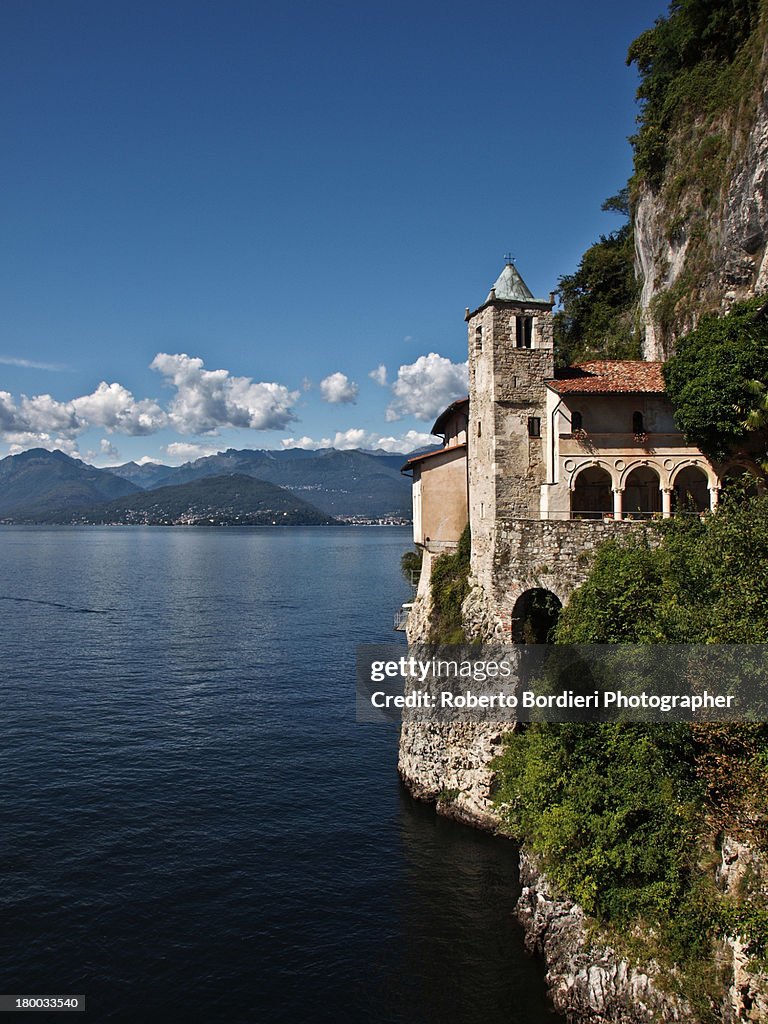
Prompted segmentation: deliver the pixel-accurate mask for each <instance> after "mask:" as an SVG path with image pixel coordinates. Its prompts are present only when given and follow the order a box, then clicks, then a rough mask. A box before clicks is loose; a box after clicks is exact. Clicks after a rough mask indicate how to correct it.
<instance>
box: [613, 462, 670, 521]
mask: <svg viewBox="0 0 768 1024" xmlns="http://www.w3.org/2000/svg"><path fill="white" fill-rule="evenodd" d="M622 507H623V513H624V516H625V517H627V518H629V517H630V516H634V515H640V516H647V515H655V514H657V513H661V507H662V503H661V474H660V473H659V469H658V467H657V466H655V465H653V464H652V463H650V462H642V463H638V464H635V465H634V466H632V467H630V468H629V469H628V470H627V473H626V475H625V477H624V497H623V501H622Z"/></svg>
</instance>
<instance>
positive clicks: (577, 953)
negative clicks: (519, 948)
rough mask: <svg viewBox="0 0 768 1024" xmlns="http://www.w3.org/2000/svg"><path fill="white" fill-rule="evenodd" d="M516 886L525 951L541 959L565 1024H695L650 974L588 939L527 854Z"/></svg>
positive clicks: (577, 912)
mask: <svg viewBox="0 0 768 1024" xmlns="http://www.w3.org/2000/svg"><path fill="white" fill-rule="evenodd" d="M520 882H521V884H522V886H523V891H522V894H521V896H520V899H519V901H518V905H517V916H518V918H519V920H520V922H521V924H522V925H523V927H524V928H525V934H526V939H525V942H526V947H527V948H528V950H529V952H531V953H538V954H539V955H540V956H542V957H543V958H544V961H545V963H546V965H547V985H548V988H549V992H550V996H551V998H552V1002H553V1003H554V1006H555V1009H556V1010H558V1011H559V1012H560V1013H562V1014H563V1015H564V1016H565V1018H566V1020H567V1021H568V1022H569V1024H648V1022H649V1021H658V1022H660V1024H661V1022H662V1021H663V1022H672V1021H680V1022H686V1024H695V1021H696V1018H695V1017H694V1016H693V1012H692V1010H691V1008H690V1006H689V1005H688V1004H687V1003H686V1002H685V1000H683V999H680V998H676V997H673V996H670V995H668V994H666V993H664V992H663V991H662V990H661V989H660V988H659V986H658V983H657V981H656V979H655V972H654V970H653V969H648V970H646V971H641V970H639V969H638V968H636V967H633V966H632V965H631V964H630V963H628V961H627V960H625V959H624V958H623V957H621V956H620V955H619V954H617V952H616V951H615V950H614V949H612V948H611V947H610V946H608V945H605V944H602V943H601V942H600V941H599V940H596V939H593V938H591V937H590V933H589V930H588V922H587V920H586V918H585V915H584V911H583V910H582V909H581V907H579V905H578V904H576V903H573V902H572V901H570V900H566V899H562V898H559V897H557V896H555V895H553V893H552V891H551V889H550V886H549V883H548V882H547V879H546V877H545V876H544V875H543V874H542V873H541V871H540V870H539V869H538V868H537V866H536V864H535V862H534V861H533V860H531V858H530V857H528V856H527V855H526V854H525V853H522V854H521V856H520Z"/></svg>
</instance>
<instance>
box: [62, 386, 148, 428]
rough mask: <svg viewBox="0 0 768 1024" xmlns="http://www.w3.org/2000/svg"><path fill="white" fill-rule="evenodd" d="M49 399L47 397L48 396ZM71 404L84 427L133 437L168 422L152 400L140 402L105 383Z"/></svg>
mask: <svg viewBox="0 0 768 1024" xmlns="http://www.w3.org/2000/svg"><path fill="white" fill-rule="evenodd" d="M46 397H47V396H46ZM66 404H67V405H71V406H72V408H73V410H74V413H75V415H76V417H77V419H78V421H79V422H80V424H81V425H82V426H89V427H104V429H105V430H108V431H110V432H112V431H113V430H115V431H118V432H119V433H121V434H129V435H131V436H134V437H138V436H143V435H146V434H154V433H155V432H156V431H158V430H160V429H161V427H164V426H165V425H166V424H167V422H168V416H167V415H166V414H165V413H164V412H163V410H162V409H161V408H160V406H159V405H158V404H157V402H155V401H153V400H152V399H151V398H142V399H141V401H137V400H136V399H135V398H134V397H133V395H132V394H131V392H130V391H128V389H127V388H124V387H123V385H122V384H117V383H115V384H107V382H106V381H102V382H101V383H100V384H99V386H98V387H97V388H96V390H95V391H94V392H93V394H90V395H83V396H82V398H74V399H73V400H72V402H68V403H66Z"/></svg>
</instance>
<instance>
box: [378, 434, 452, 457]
mask: <svg viewBox="0 0 768 1024" xmlns="http://www.w3.org/2000/svg"><path fill="white" fill-rule="evenodd" d="M436 443H437V442H436V441H435V438H434V437H433V436H432V434H422V433H421V432H420V431H418V430H408V431H406V433H405V434H401V435H400V436H399V437H380V438H379V443H378V444H377V445H376V447H377V448H383V449H384V451H385V452H412V451H413V450H414V449H415V448H426V447H427V446H429V445H434V444H436Z"/></svg>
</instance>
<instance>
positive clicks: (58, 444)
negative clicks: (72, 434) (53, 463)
mask: <svg viewBox="0 0 768 1024" xmlns="http://www.w3.org/2000/svg"><path fill="white" fill-rule="evenodd" d="M5 440H6V441H7V442H8V454H9V455H18V454H19V452H25V451H28V450H29V449H30V448H45V449H47V450H48V451H49V452H52V451H56V449H58V450H59V451H62V452H64V453H65V454H66V455H71V456H72V458H73V459H81V458H82V456H81V454H80V452H79V451H78V450H77V441H73V440H72V439H71V438H68V437H51V435H50V434H46V433H33V432H31V431H8V432H7V433H6V434H5Z"/></svg>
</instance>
